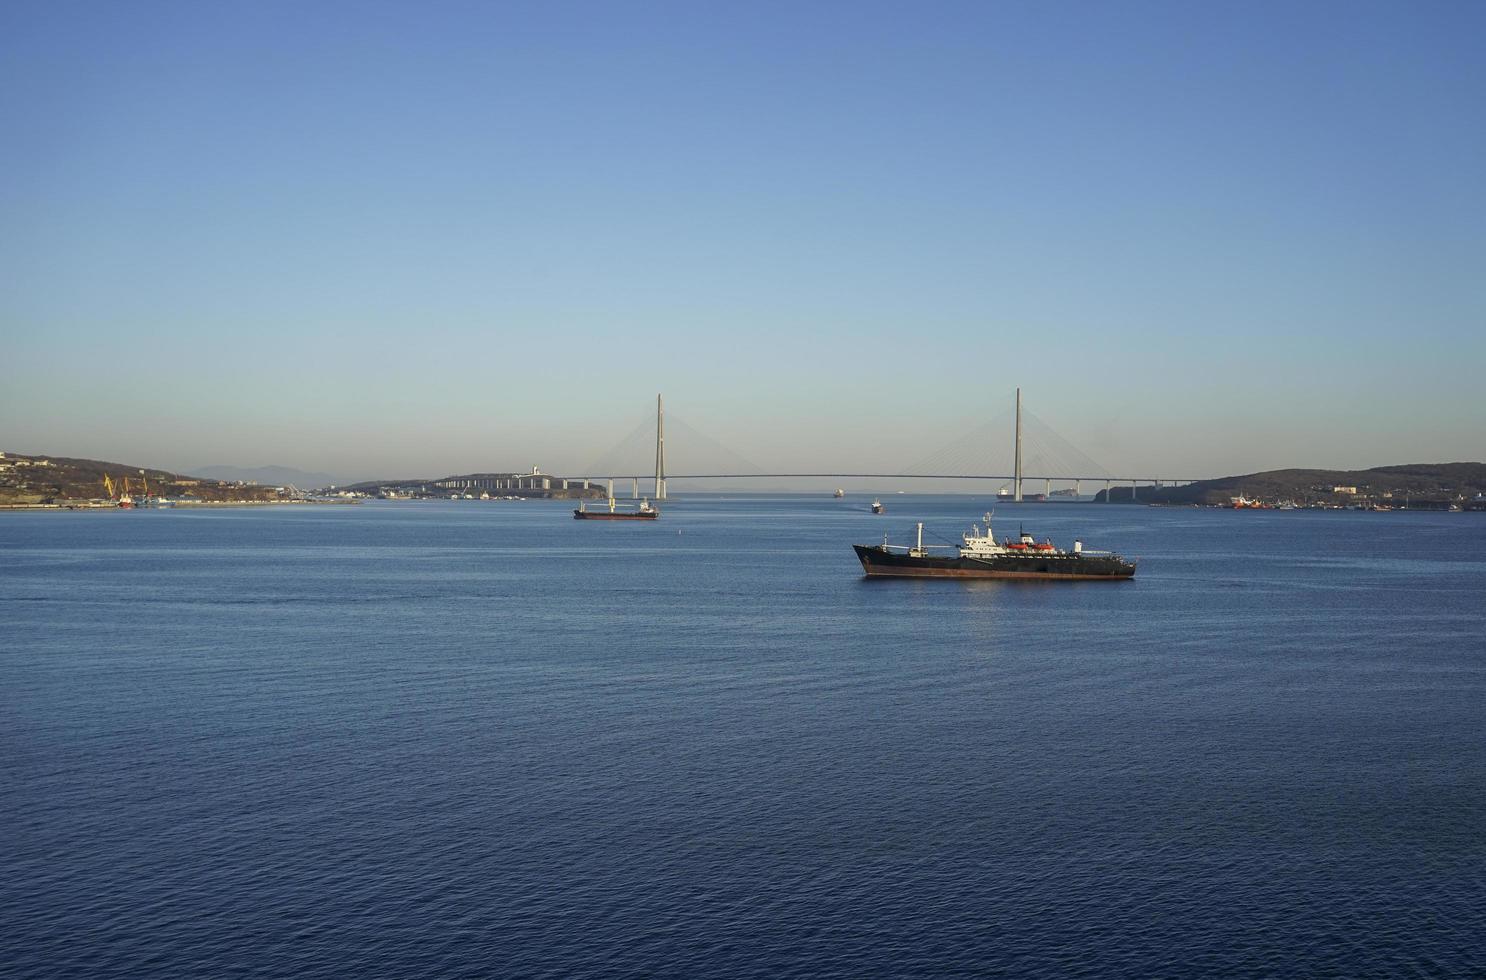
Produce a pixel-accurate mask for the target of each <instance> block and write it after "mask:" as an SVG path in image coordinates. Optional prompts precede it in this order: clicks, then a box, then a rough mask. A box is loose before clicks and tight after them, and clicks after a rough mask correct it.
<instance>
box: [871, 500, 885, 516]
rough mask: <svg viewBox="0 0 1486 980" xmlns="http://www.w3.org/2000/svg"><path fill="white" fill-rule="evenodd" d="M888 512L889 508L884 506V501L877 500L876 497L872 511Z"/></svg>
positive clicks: (876, 512)
mask: <svg viewBox="0 0 1486 980" xmlns="http://www.w3.org/2000/svg"><path fill="white" fill-rule="evenodd" d="M886 512H887V508H886V507H884V506H882V501H880V500H876V499H874V500H873V501H872V513H874V514H883V513H886Z"/></svg>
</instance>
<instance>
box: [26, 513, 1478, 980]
mask: <svg viewBox="0 0 1486 980" xmlns="http://www.w3.org/2000/svg"><path fill="white" fill-rule="evenodd" d="M868 502H869V500H868V497H866V496H864V495H852V496H850V497H847V498H846V499H833V498H832V496H831V494H830V493H829V492H827V493H823V494H820V495H815V496H808V497H807V496H787V495H778V496H770V495H736V496H728V495H715V496H711V495H690V496H677V495H676V492H675V490H674V489H673V490H672V493H671V497H670V499H669V500H668V501H667V504H666V507H665V517H664V520H661V521H641V522H606V521H600V522H589V521H575V520H573V517H572V510H573V505H572V502H570V501H541V500H534V501H528V502H526V503H524V504H523V505H522V506H519V507H516V506H510V507H498V506H489V505H488V504H482V503H481V502H479V501H464V500H459V501H453V500H446V501H427V502H424V503H420V504H418V505H416V506H415V505H408V504H396V503H384V502H378V501H368V502H366V503H364V504H362V505H361V506H354V507H254V508H243V509H227V508H211V509H206V508H202V509H184V508H182V509H167V510H136V511H132V512H124V511H110V512H104V511H98V512H76V513H65V512H62V513H59V512H49V513H24V512H6V513H0V551H3V554H4V556H5V560H4V561H3V562H0V615H3V627H0V628H3V630H4V637H5V640H4V642H3V643H0V710H3V712H4V717H5V724H4V727H3V736H0V737H3V748H4V751H3V753H0V786H3V789H4V797H5V803H4V809H3V813H4V820H5V825H6V835H5V836H6V846H5V848H4V849H3V850H0V908H3V909H4V910H5V921H6V927H5V928H4V929H3V930H0V963H3V964H5V970H6V971H7V972H9V973H13V974H14V975H16V976H27V977H39V976H53V975H55V976H89V977H124V976H131V977H132V976H140V975H149V974H154V975H172V976H189V975H196V976H206V975H252V976H258V977H313V976H332V975H354V976H359V977H382V976H385V977H405V976H421V975H444V976H453V975H477V976H530V975H550V976H563V977H608V976H620V975H653V976H686V977H736V976H811V977H817V976H841V977H862V976H877V975H896V976H925V977H929V976H947V975H970V974H987V973H996V972H1001V973H1004V974H1007V975H1023V976H1025V975H1047V976H1069V975H1073V976H1079V975H1095V974H1105V975H1126V976H1175V975H1222V976H1229V977H1249V976H1252V977H1258V976H1275V975H1336V976H1348V977H1367V976H1396V975H1413V974H1418V975H1436V976H1452V975H1453V976H1464V975H1480V974H1481V973H1482V972H1483V971H1486V952H1483V946H1482V944H1481V942H1480V934H1481V933H1480V930H1481V928H1482V912H1481V909H1482V908H1486V838H1483V831H1482V828H1483V827H1486V739H1482V737H1481V733H1482V731H1483V730H1486V519H1483V517H1482V515H1479V514H1472V513H1464V514H1461V513H1444V512H1437V513H1431V512H1393V513H1363V512H1354V511H1306V510H1299V511H1286V512H1281V511H1264V512H1249V511H1240V512H1235V511H1232V510H1217V509H1198V508H1154V507H1128V506H1127V507H1110V506H1105V505H1093V504H1077V503H1070V504H1061V505H1058V506H1045V505H1044V506H1036V505H1025V506H1021V507H1018V506H1016V505H1006V504H998V503H997V502H996V501H995V499H994V492H992V493H990V494H988V495H985V496H971V495H942V496H936V495H918V494H906V495H898V496H894V497H893V499H892V508H891V511H890V512H888V513H886V514H883V515H880V516H874V515H873V514H871V513H870V511H869V507H868ZM993 507H994V508H995V511H996V513H995V520H996V522H997V526H998V528H1010V527H1014V526H1016V524H1017V523H1018V522H1019V521H1021V520H1023V519H1025V522H1026V524H1027V527H1028V529H1029V530H1032V529H1035V531H1036V533H1037V534H1038V536H1039V537H1041V536H1043V535H1047V536H1049V537H1051V538H1052V539H1053V540H1055V541H1060V542H1062V541H1072V540H1074V539H1076V538H1082V539H1083V540H1085V541H1088V542H1091V543H1093V544H1096V545H1097V546H1098V547H1100V548H1108V549H1111V550H1113V551H1117V552H1118V553H1120V554H1122V555H1126V556H1129V557H1131V558H1138V559H1139V562H1140V565H1139V567H1140V573H1139V575H1138V576H1137V577H1135V578H1134V579H1132V580H1129V581H1126V582H1123V583H1120V584H1119V585H1115V586H1110V585H1108V584H1104V583H1097V582H1066V583H1059V584H1056V585H1050V584H1047V583H1042V582H1035V581H1033V582H1018V581H995V580H991V581H985V580H959V579H875V578H867V577H865V576H864V575H863V570H862V567H861V566H860V565H859V563H858V560H857V558H856V557H855V556H854V555H853V552H852V548H851V545H852V544H853V543H854V542H861V541H873V540H880V539H881V537H882V536H883V534H884V533H890V534H891V535H892V537H893V538H894V539H895V540H908V539H909V537H910V535H912V534H913V533H914V531H915V526H916V523H917V522H919V521H922V522H924V525H925V542H926V543H928V542H930V541H932V542H933V543H936V544H942V543H945V542H951V543H952V542H955V541H958V540H959V538H960V535H961V534H962V533H963V532H965V530H966V529H967V528H969V527H970V525H971V524H972V523H973V522H975V521H977V520H979V519H980V516H981V514H982V513H983V512H984V511H986V510H990V509H992V508H993ZM936 535H937V537H935V536H936Z"/></svg>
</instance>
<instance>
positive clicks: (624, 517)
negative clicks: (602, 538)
mask: <svg viewBox="0 0 1486 980" xmlns="http://www.w3.org/2000/svg"><path fill="white" fill-rule="evenodd" d="M607 503H608V505H609V506H608V507H607V508H605V509H601V510H589V509H588V506H587V502H586V501H583V500H580V501H578V507H577V509H575V510H574V511H573V520H575V521H653V520H655V519H656V518H657V517H659V516H660V511H658V510H656V509H655V508H654V507H652V506H650V498H649V497H646V498H644V499H643V500H641V501H640V503H639V505H638V506H637V507H635V508H634V509H633V510H621V509H620V507H619V502H618V501H617V500H615V499H614V493H613V491H612V490H611V491H610V493H609V499H608V501H607Z"/></svg>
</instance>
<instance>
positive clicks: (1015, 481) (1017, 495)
mask: <svg viewBox="0 0 1486 980" xmlns="http://www.w3.org/2000/svg"><path fill="white" fill-rule="evenodd" d="M1012 493H1013V494H1014V496H1013V497H1012V499H1013V500H1015V501H1016V502H1017V503H1021V502H1022V389H1020V388H1018V389H1017V390H1016V475H1015V476H1014V477H1012Z"/></svg>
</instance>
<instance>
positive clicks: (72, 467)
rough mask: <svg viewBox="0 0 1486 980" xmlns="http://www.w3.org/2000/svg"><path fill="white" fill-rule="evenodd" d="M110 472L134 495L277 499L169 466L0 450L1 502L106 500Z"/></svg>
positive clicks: (264, 490) (262, 490) (263, 490)
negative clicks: (171, 469)
mask: <svg viewBox="0 0 1486 980" xmlns="http://www.w3.org/2000/svg"><path fill="white" fill-rule="evenodd" d="M105 474H106V475H107V476H108V477H109V478H110V479H111V480H113V481H114V483H115V484H116V485H117V486H118V487H120V488H122V486H123V483H124V480H125V479H128V481H129V489H130V490H131V492H133V493H134V494H135V495H142V494H143V493H144V491H145V489H146V487H148V490H149V492H150V493H151V494H152V495H159V496H165V497H189V498H195V499H197V500H204V501H227V500H274V499H277V498H278V494H277V492H276V491H275V490H274V488H273V487H251V486H241V485H239V484H236V483H228V482H225V481H222V480H204V479H200V478H198V477H191V476H182V475H180V474H178V473H170V472H167V471H166V470H158V469H151V468H150V467H141V466H130V465H128V464H125V463H109V462H103V461H101V460H96V459H71V458H68V457H65V456H33V455H26V454H22V453H3V454H0V504H43V503H66V502H72V501H84V500H101V499H105V498H106V497H107V492H106V491H105V490H104V486H103V477H104V475H105Z"/></svg>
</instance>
